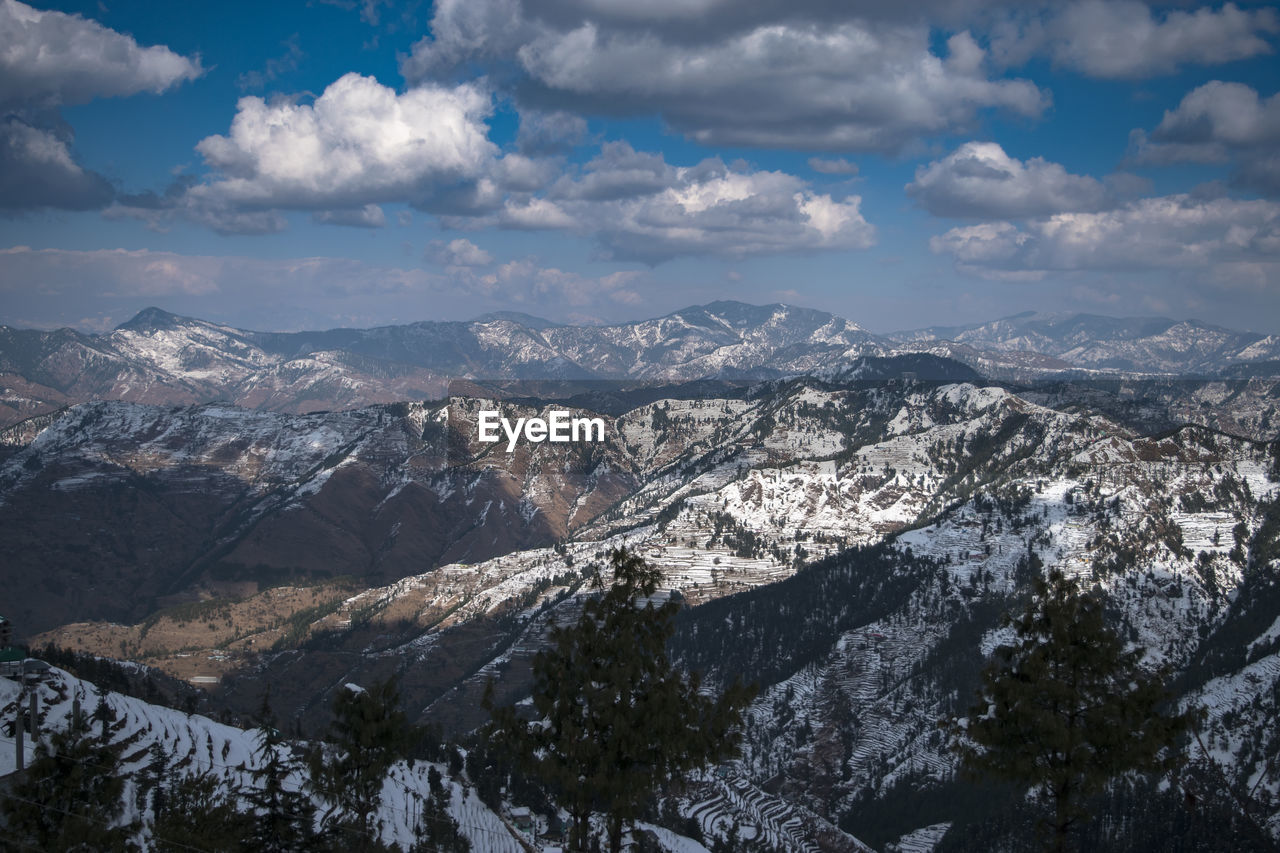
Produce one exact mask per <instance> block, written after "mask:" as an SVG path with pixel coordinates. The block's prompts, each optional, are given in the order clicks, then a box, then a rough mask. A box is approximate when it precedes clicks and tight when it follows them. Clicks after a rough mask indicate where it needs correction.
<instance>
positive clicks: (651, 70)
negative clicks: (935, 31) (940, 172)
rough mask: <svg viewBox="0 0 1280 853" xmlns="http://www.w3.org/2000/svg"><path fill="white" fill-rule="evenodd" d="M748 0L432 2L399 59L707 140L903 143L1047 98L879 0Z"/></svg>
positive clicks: (844, 146) (836, 145) (406, 69)
mask: <svg viewBox="0 0 1280 853" xmlns="http://www.w3.org/2000/svg"><path fill="white" fill-rule="evenodd" d="M746 6H747V4H743V6H742V7H739V6H737V5H722V6H721V7H718V8H716V9H715V10H712V9H710V7H707V8H700V7H686V6H684V5H672V4H658V5H657V6H650V5H648V4H646V5H645V8H644V9H643V10H636V9H633V8H630V7H628V8H624V7H622V6H620V5H618V4H610V3H603V2H592V3H584V4H581V5H575V4H572V3H551V4H546V5H543V4H538V5H537V6H534V5H532V4H529V5H522V4H521V3H520V2H518V0H469V2H466V3H462V2H442V3H439V4H437V5H436V7H435V12H434V17H433V19H432V35H431V36H430V37H428V38H425V39H423V40H421V41H420V42H419V43H418V44H416V45H415V46H414V48H413V51H412V53H411V54H410V55H409V56H408V57H405V59H404V60H403V62H402V64H401V70H402V73H404V74H405V76H406V77H407V78H408V79H410V80H421V79H429V78H435V77H440V76H442V75H446V74H448V73H450V72H451V71H452V70H453V69H455V68H457V67H459V66H460V65H462V64H463V63H467V62H476V61H481V62H483V61H491V60H492V61H497V62H503V63H506V65H507V66H510V65H514V66H516V67H517V68H518V69H519V71H520V72H522V75H523V83H522V85H521V87H520V91H521V92H522V94H523V96H524V97H525V98H526V99H527V100H529V101H530V102H531V103H535V104H537V103H543V104H549V105H556V106H559V107H561V108H563V109H574V110H604V111H610V112H614V113H619V112H620V113H630V114H652V113H657V114H659V115H661V116H662V117H663V118H664V119H665V120H666V121H667V122H668V123H669V124H670V125H671V126H672V127H674V128H675V129H677V130H679V131H681V132H683V133H685V134H687V135H689V136H691V137H693V138H695V139H697V140H698V141H700V142H704V143H707V144H717V145H718V144H730V145H752V146H770V147H793V148H823V149H830V150H874V151H897V150H900V149H901V148H902V147H903V146H905V145H907V144H909V143H910V142H912V141H914V140H915V139H917V138H918V137H919V136H921V135H927V134H935V133H944V132H954V131H957V130H959V129H963V128H965V127H967V126H969V125H970V124H972V123H973V122H974V120H975V119H976V117H977V115H978V113H979V112H980V111H982V110H986V109H991V108H994V109H1002V110H1006V111H1009V112H1011V113H1013V114H1016V115H1022V116H1035V115H1039V114H1040V112H1041V111H1042V110H1043V109H1044V108H1045V106H1046V105H1047V103H1048V96H1047V94H1046V93H1044V92H1041V91H1040V90H1039V89H1038V88H1037V87H1036V86H1035V85H1034V84H1033V83H1031V82H1029V81H1027V80H1016V79H996V78H993V77H992V76H991V75H990V74H989V73H988V71H987V69H986V67H985V65H986V63H985V54H984V51H983V49H982V48H981V47H980V46H979V45H978V43H977V41H976V40H975V39H974V38H973V36H972V35H970V33H969V32H967V31H964V32H958V33H955V34H954V35H952V36H951V38H950V39H949V40H948V41H947V46H946V49H945V51H943V52H941V53H936V52H935V51H934V50H933V47H932V45H931V41H930V38H931V33H930V27H929V26H928V24H927V23H925V22H923V21H921V20H918V17H917V16H914V15H913V16H912V18H913V19H912V20H906V21H904V20H893V19H887V18H885V17H882V16H878V15H871V14H869V13H870V12H871V11H873V9H874V4H862V6H861V8H859V7H856V6H855V7H851V8H848V9H846V10H845V11H843V12H841V13H839V14H838V15H837V14H836V13H834V12H833V11H832V9H830V8H826V7H823V6H822V4H803V3H802V4H797V5H796V6H795V7H794V8H789V9H787V10H785V11H784V10H780V9H778V8H775V7H770V6H768V5H767V4H765V5H764V6H762V7H758V8H757V7H752V8H750V9H748V8H746ZM675 25H678V26H675Z"/></svg>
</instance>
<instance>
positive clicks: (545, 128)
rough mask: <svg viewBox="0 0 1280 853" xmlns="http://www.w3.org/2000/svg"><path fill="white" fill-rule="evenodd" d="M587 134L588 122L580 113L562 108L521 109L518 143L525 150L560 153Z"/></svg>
mask: <svg viewBox="0 0 1280 853" xmlns="http://www.w3.org/2000/svg"><path fill="white" fill-rule="evenodd" d="M586 135H587V122H586V119H584V118H582V117H581V116H576V115H573V114H572V113H567V112H564V111H563V110H554V111H552V112H542V111H541V110H532V109H527V110H523V111H521V113H520V130H519V132H518V133H517V134H516V144H517V145H518V146H519V147H520V150H521V151H522V152H524V153H525V154H559V153H563V152H566V151H568V150H570V149H571V148H573V147H574V146H575V145H577V144H578V143H580V142H581V141H582V140H583V139H584V138H585V137H586Z"/></svg>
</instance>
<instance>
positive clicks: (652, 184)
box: [551, 140, 677, 201]
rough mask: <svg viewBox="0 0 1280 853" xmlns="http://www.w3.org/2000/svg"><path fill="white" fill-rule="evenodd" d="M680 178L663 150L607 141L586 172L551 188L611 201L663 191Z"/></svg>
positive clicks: (570, 196)
mask: <svg viewBox="0 0 1280 853" xmlns="http://www.w3.org/2000/svg"><path fill="white" fill-rule="evenodd" d="M676 179H677V174H676V170H675V168H674V167H672V166H669V165H667V162H666V160H665V159H663V157H662V155H661V154H651V153H647V152H640V151H636V150H635V149H634V148H632V147H631V143H629V142H626V141H625V140H624V141H620V142H606V143H605V144H604V145H602V146H601V147H600V153H599V154H598V155H597V156H596V157H595V158H593V159H592V160H591V161H590V162H588V163H587V165H586V174H584V175H582V176H581V177H579V178H577V179H574V178H571V177H568V176H566V177H564V178H562V179H561V180H560V181H558V182H557V183H556V184H555V185H554V186H553V187H552V188H551V195H552V196H553V197H558V198H567V199H585V200H589V201H608V200H610V199H619V198H628V197H631V196H639V195H650V194H652V193H656V192H660V191H662V190H664V189H666V188H667V187H669V186H671V185H672V183H673V182H674V181H675V180H676Z"/></svg>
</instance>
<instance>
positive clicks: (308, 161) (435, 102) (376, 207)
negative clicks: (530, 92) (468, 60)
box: [109, 73, 550, 234]
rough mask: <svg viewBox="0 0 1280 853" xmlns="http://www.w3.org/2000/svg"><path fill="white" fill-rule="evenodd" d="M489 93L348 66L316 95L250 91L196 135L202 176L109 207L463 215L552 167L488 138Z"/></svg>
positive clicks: (254, 214)
mask: <svg viewBox="0 0 1280 853" xmlns="http://www.w3.org/2000/svg"><path fill="white" fill-rule="evenodd" d="M490 110H491V101H490V97H489V95H488V94H487V93H485V92H484V91H482V90H481V89H480V88H478V87H477V86H474V85H460V86H454V87H443V86H435V85H424V86H419V87H416V88H413V89H410V90H408V91H406V92H403V93H397V92H396V91H395V90H394V89H391V88H390V87H387V86H383V85H382V84H381V83H379V82H378V81H377V80H375V79H373V78H372V77H364V76H361V75H359V74H354V73H353V74H347V75H344V76H343V77H341V78H339V79H338V80H336V81H334V82H333V83H331V84H330V85H329V86H328V87H327V88H326V89H325V90H324V92H322V93H321V94H320V96H319V97H317V98H316V99H315V100H314V101H313V102H312V103H299V102H295V101H290V100H285V99H277V100H273V101H270V102H268V101H266V100H264V99H262V98H259V97H245V98H241V99H240V101H239V103H238V104H237V108H236V115H235V117H234V119H233V120H232V122H231V128H230V130H229V131H228V133H227V134H226V135H215V136H209V137H206V138H205V139H203V140H201V141H200V142H199V144H197V145H196V150H197V151H199V152H200V154H201V155H202V156H203V157H204V160H205V163H206V164H207V165H208V166H209V168H210V172H209V174H208V175H206V177H205V178H204V179H203V180H201V181H195V182H192V183H190V184H189V185H187V186H185V187H184V188H183V191H182V192H181V193H176V194H175V193H169V194H166V195H165V196H164V197H162V198H158V199H157V198H153V199H151V200H150V203H139V202H138V201H137V199H136V197H135V198H131V199H121V202H120V204H117V205H115V206H113V207H112V208H111V209H110V211H109V215H111V216H113V217H125V216H132V217H136V218H139V219H142V220H144V221H146V222H147V223H148V224H149V225H151V226H152V227H153V228H160V229H163V228H166V227H168V224H169V223H171V222H172V221H173V220H175V219H185V220H188V221H192V222H195V223H198V224H201V225H205V226H208V227H210V228H213V229H214V230H216V231H218V232H220V233H238V234H264V233H273V232H275V231H279V230H282V229H283V228H284V227H285V219H284V216H283V215H282V213H281V212H282V211H289V210H303V211H311V212H312V214H313V218H314V219H315V220H316V221H318V222H326V223H331V224H337V225H350V226H356V227H382V226H383V225H384V224H385V223H386V216H385V213H384V211H383V210H382V208H381V207H380V205H382V204H384V203H393V202H399V203H407V204H411V205H414V206H416V207H419V208H421V209H424V210H432V211H435V212H451V213H463V214H468V215H471V214H479V213H484V212H490V211H492V210H495V209H497V208H498V207H500V206H501V201H502V189H501V187H500V186H499V183H498V182H501V184H502V185H503V186H507V187H512V188H523V189H530V188H534V187H537V186H540V185H542V184H545V183H546V182H547V181H548V180H549V179H550V175H549V173H548V172H547V171H546V170H545V169H544V168H543V167H542V166H541V165H539V164H537V163H534V162H533V161H531V160H529V159H528V158H525V157H523V156H522V155H518V154H509V155H507V156H506V157H502V158H499V157H498V148H497V146H495V145H494V144H493V143H492V142H490V141H489V139H488V128H487V127H486V125H485V119H486V118H487V117H488V115H489V113H490Z"/></svg>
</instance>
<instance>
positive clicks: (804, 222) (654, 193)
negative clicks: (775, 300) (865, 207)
mask: <svg viewBox="0 0 1280 853" xmlns="http://www.w3.org/2000/svg"><path fill="white" fill-rule="evenodd" d="M552 194H553V196H554V199H555V200H554V202H550V201H542V200H539V199H533V200H531V201H530V202H528V203H527V204H522V205H517V204H508V206H507V208H506V209H505V210H504V211H503V214H502V217H501V218H500V220H499V221H500V222H501V223H502V224H505V225H508V226H509V227H524V228H534V227H541V228H563V229H566V230H570V231H573V232H575V233H578V234H582V235H584V236H590V237H592V238H594V239H595V240H596V242H597V243H599V244H600V246H601V247H602V249H603V251H604V253H605V255H606V256H607V257H610V258H614V259H618V260H637V261H643V262H645V263H650V264H654V263H660V262H662V261H666V260H669V259H671V258H675V257H681V256H690V255H717V256H724V257H743V256H747V255H760V254H773V253H778V252H791V251H802V250H820V249H865V248H867V247H869V246H871V245H873V244H874V243H875V235H876V231H875V227H874V226H873V225H871V224H870V223H868V222H867V221H866V219H864V218H863V216H862V213H861V211H860V205H861V198H859V197H858V196H850V197H848V198H846V199H844V200H839V201H838V200H835V199H833V198H832V197H831V196H830V195H825V194H819V193H816V192H814V191H813V190H812V189H811V188H810V187H809V186H808V184H806V183H805V182H804V181H802V180H800V179H799V178H797V177H795V176H794V175H788V174H786V173H783V172H769V171H750V170H748V169H746V168H745V167H735V168H731V167H729V166H726V165H725V164H724V163H723V162H721V161H720V160H718V159H714V158H713V159H709V160H704V161H702V162H701V163H699V164H697V165H696V166H686V167H676V166H672V165H669V164H668V163H667V162H666V161H665V159H664V158H663V157H662V156H661V155H660V154H650V153H644V152H637V151H635V150H634V149H632V148H631V146H630V145H628V144H626V143H615V144H612V145H606V146H605V148H604V149H603V150H602V152H601V155H600V156H599V157H597V158H596V159H595V160H593V161H591V162H590V163H588V164H587V168H586V170H585V171H584V172H583V173H582V174H581V175H577V176H573V177H566V178H565V179H563V180H561V181H559V182H557V183H556V184H555V185H554V186H553V188H552Z"/></svg>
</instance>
